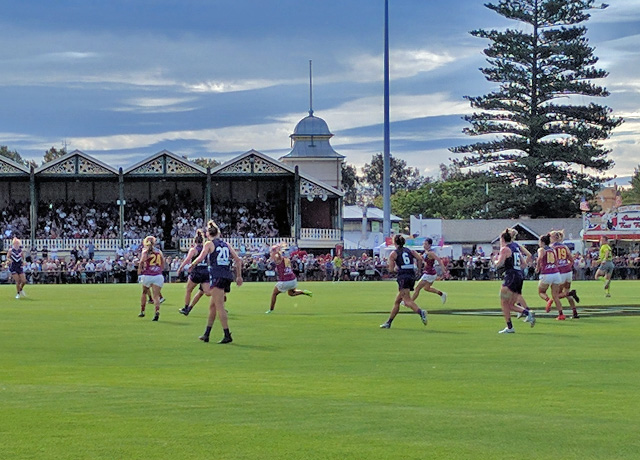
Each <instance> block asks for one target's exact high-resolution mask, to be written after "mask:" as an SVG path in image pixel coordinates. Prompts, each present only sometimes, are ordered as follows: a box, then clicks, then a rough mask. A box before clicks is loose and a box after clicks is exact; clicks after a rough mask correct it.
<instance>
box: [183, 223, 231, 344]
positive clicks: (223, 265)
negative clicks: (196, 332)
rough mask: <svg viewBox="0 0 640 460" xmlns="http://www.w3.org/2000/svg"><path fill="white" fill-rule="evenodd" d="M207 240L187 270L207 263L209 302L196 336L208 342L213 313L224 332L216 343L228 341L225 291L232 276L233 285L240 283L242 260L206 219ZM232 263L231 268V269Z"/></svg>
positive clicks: (214, 226) (228, 289) (229, 340)
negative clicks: (203, 326) (202, 327)
mask: <svg viewBox="0 0 640 460" xmlns="http://www.w3.org/2000/svg"><path fill="white" fill-rule="evenodd" d="M207 238H208V240H209V241H207V242H206V243H205V244H204V246H203V247H202V251H200V255H199V256H198V257H196V259H195V260H194V261H193V262H192V263H191V267H189V270H190V271H192V270H195V267H197V266H198V264H200V263H201V262H204V261H207V263H208V266H209V292H210V295H211V302H210V304H209V318H208V320H207V328H206V330H205V332H204V334H203V335H202V336H201V337H200V340H202V341H203V342H208V341H209V335H210V334H211V328H212V327H213V322H214V321H215V319H216V316H219V317H220V324H221V325H222V330H223V331H224V337H223V338H222V340H220V342H218V343H230V342H232V341H233V340H232V339H231V333H230V332H229V324H228V319H227V311H226V310H225V309H224V302H225V299H226V296H225V293H226V292H230V291H231V282H232V281H233V279H234V273H233V271H235V280H236V285H238V286H242V260H241V259H240V257H238V254H237V253H236V251H235V250H234V249H233V248H232V247H231V246H230V245H229V244H228V243H227V242H226V241H223V240H222V239H221V238H220V229H219V228H218V226H217V225H216V224H215V223H214V222H213V221H212V220H210V221H209V223H208V224H207ZM232 264H233V271H232Z"/></svg>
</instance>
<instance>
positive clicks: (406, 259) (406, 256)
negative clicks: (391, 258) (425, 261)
mask: <svg viewBox="0 0 640 460" xmlns="http://www.w3.org/2000/svg"><path fill="white" fill-rule="evenodd" d="M402 262H403V265H410V264H411V259H410V258H409V254H407V253H406V252H403V253H402Z"/></svg>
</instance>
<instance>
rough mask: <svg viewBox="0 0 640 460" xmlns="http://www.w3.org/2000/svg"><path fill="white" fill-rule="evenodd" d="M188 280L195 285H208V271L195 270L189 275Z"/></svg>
mask: <svg viewBox="0 0 640 460" xmlns="http://www.w3.org/2000/svg"><path fill="white" fill-rule="evenodd" d="M189 279H190V280H191V281H192V282H193V283H195V284H200V283H208V282H209V270H199V269H197V268H196V269H194V270H193V271H192V272H191V273H189Z"/></svg>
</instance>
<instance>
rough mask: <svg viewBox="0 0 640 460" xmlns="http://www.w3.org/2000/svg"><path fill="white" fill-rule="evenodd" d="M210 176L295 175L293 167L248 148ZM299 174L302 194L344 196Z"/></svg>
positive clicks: (220, 166) (213, 171)
mask: <svg viewBox="0 0 640 460" xmlns="http://www.w3.org/2000/svg"><path fill="white" fill-rule="evenodd" d="M211 175H212V176H225V175H229V176H242V175H276V176H277V175H283V176H291V175H295V169H294V168H291V167H290V166H288V165H286V164H284V163H282V162H280V161H278V160H274V159H273V158H271V157H268V156H267V155H265V154H263V153H260V152H258V151H257V150H253V149H252V150H249V151H248V152H245V153H243V154H241V155H238V156H237V157H235V158H232V159H231V160H229V161H227V162H226V163H223V164H221V165H219V166H217V167H216V168H214V169H213V170H211ZM298 175H299V176H300V194H301V195H302V196H317V197H326V196H329V195H331V196H338V197H341V196H344V192H341V191H340V190H337V189H336V188H334V187H332V186H331V185H329V184H326V183H324V182H322V181H319V180H318V179H315V178H313V177H311V176H309V175H307V174H303V173H301V172H299V173H298Z"/></svg>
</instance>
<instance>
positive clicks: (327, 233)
mask: <svg viewBox="0 0 640 460" xmlns="http://www.w3.org/2000/svg"><path fill="white" fill-rule="evenodd" d="M300 239H304V240H306V239H310V240H331V241H335V240H339V239H340V229H337V228H301V229H300Z"/></svg>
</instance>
